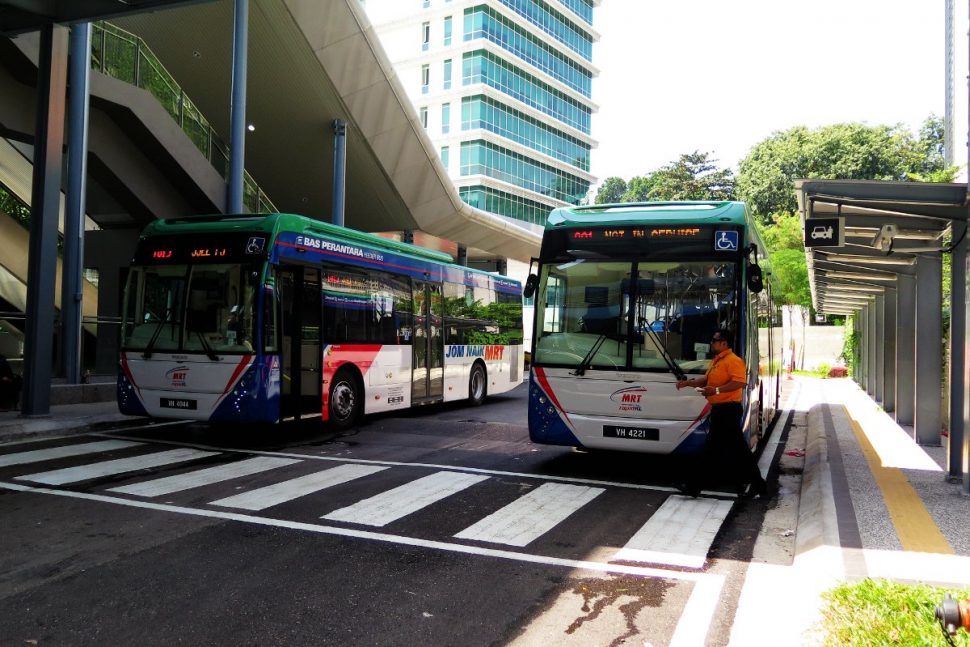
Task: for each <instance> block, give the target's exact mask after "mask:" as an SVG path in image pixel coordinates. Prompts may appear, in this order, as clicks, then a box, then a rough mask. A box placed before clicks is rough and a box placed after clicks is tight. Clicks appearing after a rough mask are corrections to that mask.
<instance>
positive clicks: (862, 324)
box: [856, 306, 869, 391]
mask: <svg viewBox="0 0 970 647" xmlns="http://www.w3.org/2000/svg"><path fill="white" fill-rule="evenodd" d="M856 322H857V323H856V334H857V337H856V339H858V344H857V347H858V349H859V350H858V353H859V361H858V362H856V366H858V367H859V378H858V382H859V388H860V389H862V390H863V391H865V390H866V369H868V368H869V366H868V364H867V362H868V359H867V358H868V357H869V348H868V347H867V346H866V344H867V342H866V339H867V337H866V334H867V333H868V331H869V327H868V326H867V325H866V309H865V306H863V307H862V308H859V311H858V312H857V313H856Z"/></svg>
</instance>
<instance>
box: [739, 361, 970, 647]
mask: <svg viewBox="0 0 970 647" xmlns="http://www.w3.org/2000/svg"><path fill="white" fill-rule="evenodd" d="M786 390H787V394H786V395H787V398H788V405H789V407H790V408H791V410H792V411H793V416H794V419H793V425H792V429H791V432H790V434H789V437H788V441H787V443H786V445H785V447H784V450H785V451H784V453H783V454H782V457H781V460H780V461H779V484H780V486H781V491H780V493H779V496H778V499H777V501H775V502H774V503H773V507H772V509H771V510H769V512H768V514H767V516H766V518H765V523H764V527H763V529H762V532H761V534H760V536H759V538H758V541H757V544H756V546H755V550H754V556H753V558H752V561H751V564H750V566H749V568H748V573H747V576H746V578H745V582H744V586H743V589H742V593H741V597H740V600H739V602H738V610H737V614H736V616H735V622H734V625H733V627H732V631H731V642H730V644H732V645H744V646H745V647H748V646H751V645H772V646H778V645H793V646H794V645H797V646H802V645H813V644H818V643H820V640H821V633H820V631H819V626H818V622H819V620H820V611H821V609H822V606H823V603H824V601H823V600H822V599H821V595H822V593H823V592H825V591H827V590H829V589H831V588H833V587H835V586H837V585H838V584H840V583H842V582H846V581H848V582H856V581H860V580H863V579H865V578H887V579H892V580H895V581H900V582H923V583H927V584H936V585H941V586H948V587H949V586H952V587H965V586H968V585H970V532H968V531H967V528H970V498H968V497H966V496H964V495H963V494H962V493H961V491H960V486H959V485H957V484H951V483H948V482H947V481H946V479H945V476H946V444H945V441H946V439H945V438H943V439H942V440H943V445H942V446H940V447H921V446H918V445H917V444H916V443H915V442H914V441H913V440H912V436H911V435H910V434H909V433H908V432H907V431H905V430H903V429H902V428H900V427H899V425H897V424H896V423H895V422H894V421H893V420H892V418H890V417H889V416H888V415H887V414H886V413H884V412H883V411H882V410H881V409H880V408H879V407H878V406H877V405H876V403H875V402H874V401H873V400H872V399H871V398H870V397H869V396H868V395H867V394H866V393H865V392H864V391H862V390H861V389H860V388H859V387H858V385H856V384H855V383H854V382H852V381H851V380H848V379H828V380H821V379H817V378H796V380H795V381H794V382H788V383H787V386H786ZM783 423H784V420H781V421H779V425H778V426H777V427H776V431H777V432H778V433H779V434H780V432H781V429H782V426H783ZM799 465H800V466H801V468H802V470H801V479H798V477H797V472H798V467H799ZM787 552H790V553H791V555H790V559H786V557H787V555H786V553H787Z"/></svg>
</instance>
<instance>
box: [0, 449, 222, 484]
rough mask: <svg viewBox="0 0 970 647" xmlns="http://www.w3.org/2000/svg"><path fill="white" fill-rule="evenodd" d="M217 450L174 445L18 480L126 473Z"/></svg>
mask: <svg viewBox="0 0 970 647" xmlns="http://www.w3.org/2000/svg"><path fill="white" fill-rule="evenodd" d="M217 455H218V452H201V451H199V450H197V449H173V450H170V451H167V452H155V453H154V454H144V455H142V456H133V457H131V458H119V459H117V460H113V461H103V462H100V463H90V464H88V465H79V466H77V467H66V468H64V469H60V470H52V471H50V472H39V473H37V474H28V475H27V476H18V477H17V478H16V480H18V481H34V482H35V483H46V484H47V485H63V484H65V483H76V482H78V481H87V480H89V479H96V478H101V477H104V476H113V475H115V474H124V473H125V472H135V471H138V470H143V469H148V468H152V467H161V466H162V465H171V464H172V463H184V462H185V461H193V460H198V459H200V458H206V457H207V456H217Z"/></svg>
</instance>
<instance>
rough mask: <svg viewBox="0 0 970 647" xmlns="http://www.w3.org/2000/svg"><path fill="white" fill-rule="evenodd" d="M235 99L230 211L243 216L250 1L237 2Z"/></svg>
mask: <svg viewBox="0 0 970 647" xmlns="http://www.w3.org/2000/svg"><path fill="white" fill-rule="evenodd" d="M234 2H235V5H234V6H235V10H234V12H233V32H232V97H231V103H230V105H229V177H228V178H227V180H228V188H227V191H228V194H229V195H228V196H227V199H226V211H227V212H228V213H243V191H244V186H245V178H244V177H243V176H244V174H245V170H246V69H247V67H248V64H247V59H248V53H249V0H234Z"/></svg>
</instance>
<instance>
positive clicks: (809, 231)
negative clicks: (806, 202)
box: [805, 218, 845, 247]
mask: <svg viewBox="0 0 970 647" xmlns="http://www.w3.org/2000/svg"><path fill="white" fill-rule="evenodd" d="M844 245H845V218H809V219H808V220H806V221H805V247H842V246H844Z"/></svg>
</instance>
